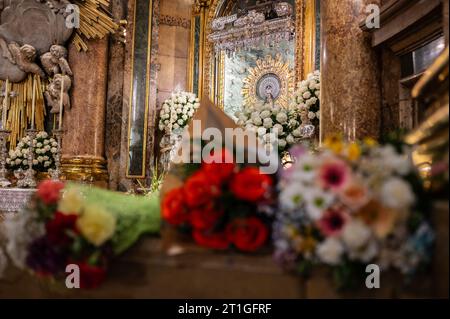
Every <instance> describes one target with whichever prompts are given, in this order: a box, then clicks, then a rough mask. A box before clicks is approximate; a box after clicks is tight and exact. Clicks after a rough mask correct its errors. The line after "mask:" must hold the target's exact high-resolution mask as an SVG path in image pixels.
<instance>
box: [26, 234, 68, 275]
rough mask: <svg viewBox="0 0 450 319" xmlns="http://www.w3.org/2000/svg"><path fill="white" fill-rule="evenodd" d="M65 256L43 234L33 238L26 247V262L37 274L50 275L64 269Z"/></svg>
mask: <svg viewBox="0 0 450 319" xmlns="http://www.w3.org/2000/svg"><path fill="white" fill-rule="evenodd" d="M66 257H67V256H66V255H65V254H64V253H62V252H61V251H58V249H56V248H55V246H54V245H52V244H51V243H50V241H49V240H48V239H47V237H45V236H44V237H41V238H39V239H37V240H35V241H34V242H33V243H31V245H30V246H29V247H28V256H27V259H26V263H27V266H28V267H30V268H31V269H32V270H33V271H34V272H36V273H37V274H38V275H41V276H50V275H56V274H58V273H60V272H62V271H64V268H65V266H66Z"/></svg>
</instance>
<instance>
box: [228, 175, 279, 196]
mask: <svg viewBox="0 0 450 319" xmlns="http://www.w3.org/2000/svg"><path fill="white" fill-rule="evenodd" d="M272 183H273V181H272V179H271V178H270V176H268V175H266V174H262V173H261V172H260V171H259V169H258V168H256V167H246V168H244V169H242V170H241V171H240V172H239V173H237V174H235V175H234V177H233V179H232V180H231V184H230V188H231V191H232V192H233V194H234V195H235V196H236V197H237V198H238V199H241V200H245V201H249V202H257V201H259V200H262V199H264V196H265V195H266V192H267V190H268V188H269V187H270V186H271V185H272Z"/></svg>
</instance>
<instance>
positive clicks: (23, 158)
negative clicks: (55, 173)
mask: <svg viewBox="0 0 450 319" xmlns="http://www.w3.org/2000/svg"><path fill="white" fill-rule="evenodd" d="M30 145H31V140H30V137H29V136H26V137H24V138H23V139H22V140H21V141H20V142H19V143H18V144H17V147H16V149H15V150H11V151H10V152H9V158H7V159H6V164H7V165H8V166H9V167H10V168H11V169H12V170H17V169H20V168H21V169H24V170H25V169H28V164H29V163H28V153H29V149H30ZM33 148H34V160H33V168H34V169H35V170H36V171H39V172H47V171H48V170H49V169H50V168H52V167H53V166H54V163H55V159H54V156H55V154H56V153H57V152H58V142H56V140H55V139H54V138H49V136H48V134H47V132H39V133H38V134H37V135H36V138H35V139H33Z"/></svg>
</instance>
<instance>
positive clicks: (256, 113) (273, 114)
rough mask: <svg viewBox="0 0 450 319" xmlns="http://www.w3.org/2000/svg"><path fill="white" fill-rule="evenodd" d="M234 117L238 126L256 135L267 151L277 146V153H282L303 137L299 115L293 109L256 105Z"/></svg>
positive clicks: (237, 113)
mask: <svg viewBox="0 0 450 319" xmlns="http://www.w3.org/2000/svg"><path fill="white" fill-rule="evenodd" d="M236 117H237V118H238V123H237V124H238V125H240V126H242V127H245V128H246V129H247V130H251V131H254V132H256V133H257V135H258V138H259V139H260V140H261V142H262V144H263V145H264V146H265V147H266V149H268V151H271V150H272V148H273V146H274V145H278V151H279V152H280V153H283V152H285V151H287V150H288V149H289V147H291V146H292V145H294V144H296V143H298V142H299V141H300V140H301V138H302V137H303V136H304V131H303V130H302V127H301V126H300V114H299V112H298V110H296V109H295V108H290V107H289V108H281V107H279V106H277V105H271V104H257V105H255V106H252V107H248V108H245V109H244V110H243V111H239V112H236Z"/></svg>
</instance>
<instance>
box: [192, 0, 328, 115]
mask: <svg viewBox="0 0 450 319" xmlns="http://www.w3.org/2000/svg"><path fill="white" fill-rule="evenodd" d="M250 2H255V0H253V1H252V0H250ZM286 2H289V3H291V4H292V5H293V7H294V11H295V13H294V18H295V36H294V40H293V43H292V44H291V47H289V52H290V54H291V55H292V56H290V57H289V58H288V59H286V54H285V52H277V51H276V50H272V51H271V50H269V52H267V53H270V54H271V55H272V57H273V58H275V57H276V55H277V53H281V54H282V55H284V60H285V62H286V63H289V65H290V67H291V68H292V72H293V80H292V81H293V82H294V83H293V84H294V85H295V83H297V82H298V81H300V80H302V79H303V78H304V77H305V76H306V75H307V74H308V73H310V72H312V71H314V70H315V69H318V68H319V61H320V58H319V56H320V52H319V48H320V46H319V36H320V25H319V22H320V7H319V2H320V1H318V0H286ZM237 3H238V1H237V0H211V1H207V0H196V1H195V4H194V8H193V16H192V24H191V28H192V29H191V45H190V63H189V70H188V71H189V72H188V73H189V89H190V90H191V91H193V92H195V93H197V94H198V95H199V96H208V97H210V98H211V99H212V100H213V101H214V102H215V104H217V105H219V106H221V107H223V106H224V101H225V99H226V98H225V95H224V94H225V93H224V92H225V91H227V89H228V88H227V89H225V86H226V82H227V80H226V75H225V73H226V67H227V66H226V63H227V61H226V60H227V57H226V55H225V54H217V53H216V52H215V51H214V46H213V43H211V42H210V41H209V40H208V36H209V35H210V34H211V32H212V30H211V22H212V21H213V20H214V19H215V18H218V17H224V16H228V15H230V14H232V13H234V12H235V11H236V9H237ZM285 49H286V48H281V49H280V50H281V51H282V50H285ZM260 51H261V52H262V55H264V53H265V50H260ZM257 58H264V56H257V57H255V61H253V63H252V65H249V67H254V66H255V65H256V59H257ZM234 94H237V91H236V92H235V93H234Z"/></svg>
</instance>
